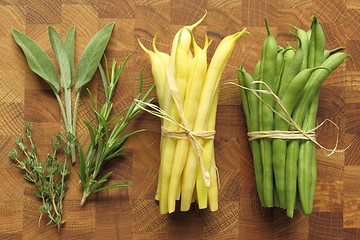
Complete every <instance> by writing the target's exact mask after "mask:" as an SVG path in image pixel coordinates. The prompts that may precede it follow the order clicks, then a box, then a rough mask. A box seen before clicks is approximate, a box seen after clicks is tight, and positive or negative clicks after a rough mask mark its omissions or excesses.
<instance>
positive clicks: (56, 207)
mask: <svg viewBox="0 0 360 240" xmlns="http://www.w3.org/2000/svg"><path fill="white" fill-rule="evenodd" d="M25 135H26V137H27V139H28V140H29V143H30V146H26V144H25V143H24V139H23V138H22V137H21V136H18V137H17V138H16V144H17V145H18V148H19V149H20V150H21V152H22V154H21V155H22V156H19V155H18V152H17V151H16V149H13V150H12V151H10V152H9V157H10V159H12V160H13V161H14V164H15V167H17V168H19V169H21V170H23V171H24V172H25V179H26V180H27V181H29V182H31V183H33V184H34V185H35V187H36V188H37V192H35V196H36V197H38V198H40V199H41V201H42V205H41V206H40V207H39V212H40V218H39V224H40V220H41V218H42V215H43V214H44V213H45V214H47V215H48V217H49V219H50V221H49V223H48V224H52V223H54V224H55V225H56V226H57V227H58V229H60V227H61V226H62V225H63V224H64V223H65V220H63V218H62V213H63V212H62V200H63V199H64V197H65V192H66V189H67V185H66V177H67V176H68V174H69V173H70V168H71V167H70V165H69V164H67V163H66V160H67V159H66V158H67V155H68V154H69V152H70V151H71V149H70V147H66V144H65V143H66V139H65V138H64V137H63V136H62V135H61V133H58V135H57V136H56V139H55V140H51V143H52V146H53V148H54V151H53V153H52V154H47V156H46V160H45V161H44V162H43V161H40V160H39V158H38V156H37V147H36V145H35V144H34V142H33V140H32V131H31V129H30V124H29V122H25ZM68 137H70V136H68ZM64 146H65V147H64ZM28 148H29V150H28ZM60 150H64V152H65V153H66V154H64V155H65V157H64V161H63V162H60V161H59V160H58V159H57V154H58V152H59V151H60Z"/></svg>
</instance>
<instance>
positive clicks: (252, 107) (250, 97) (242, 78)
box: [238, 66, 265, 206]
mask: <svg viewBox="0 0 360 240" xmlns="http://www.w3.org/2000/svg"><path fill="white" fill-rule="evenodd" d="M238 80H239V84H240V85H242V86H244V87H247V88H254V86H253V85H254V84H251V83H252V81H253V78H252V76H251V75H250V74H249V73H247V72H246V71H245V69H244V68H243V67H242V66H240V69H239V72H238ZM246 95H247V100H245V101H247V103H248V106H249V119H248V118H247V119H246V120H247V121H249V122H251V124H249V127H250V128H248V131H249V132H251V131H258V130H259V121H258V104H259V103H258V99H257V97H256V96H255V95H254V94H253V93H249V94H246ZM250 147H251V152H252V155H253V162H254V172H255V180H256V188H257V192H258V196H259V199H260V203H261V205H262V206H265V203H264V187H263V165H262V161H261V154H260V144H259V140H252V141H251V142H250Z"/></svg>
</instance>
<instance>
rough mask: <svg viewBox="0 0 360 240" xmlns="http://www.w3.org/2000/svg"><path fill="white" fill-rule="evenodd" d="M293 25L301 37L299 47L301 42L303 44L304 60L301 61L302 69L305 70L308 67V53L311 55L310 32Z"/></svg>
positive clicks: (299, 37)
mask: <svg viewBox="0 0 360 240" xmlns="http://www.w3.org/2000/svg"><path fill="white" fill-rule="evenodd" d="M292 27H293V28H294V29H295V30H296V34H297V37H298V39H299V41H298V46H297V47H298V48H299V46H300V44H301V46H302V51H303V61H302V63H301V67H300V70H304V69H306V68H307V61H308V55H309V36H308V33H307V32H305V31H304V30H302V29H300V28H298V27H295V26H292Z"/></svg>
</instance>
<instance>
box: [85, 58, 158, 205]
mask: <svg viewBox="0 0 360 240" xmlns="http://www.w3.org/2000/svg"><path fill="white" fill-rule="evenodd" d="M128 59H129V56H128V57H126V59H125V60H124V62H123V63H122V64H121V65H118V66H117V62H116V60H115V59H114V60H113V62H112V66H111V72H109V68H108V65H107V59H106V57H104V60H105V70H104V69H103V67H102V66H101V65H99V69H100V73H101V78H102V82H103V87H104V91H105V102H103V103H102V106H101V108H100V110H98V109H97V108H96V105H95V102H94V99H93V97H92V94H91V92H90V91H88V92H89V94H90V98H91V101H92V106H93V111H94V113H95V116H96V123H95V124H90V123H87V122H84V123H85V125H86V126H87V128H88V131H89V135H90V140H91V141H90V144H89V146H88V148H87V152H86V155H84V152H83V150H82V148H81V147H80V146H79V161H80V172H79V173H78V175H79V177H80V181H81V186H82V191H83V197H82V199H81V205H83V204H84V203H85V201H86V199H87V197H88V196H89V195H91V194H94V193H97V192H100V191H103V190H106V189H110V188H116V187H122V186H130V185H129V184H114V185H108V186H103V184H104V183H105V182H106V181H108V179H109V178H110V176H111V175H112V172H108V173H106V174H104V175H102V177H99V175H100V173H101V171H102V169H103V167H104V166H105V164H106V163H107V162H108V161H109V160H111V159H114V158H116V157H119V156H121V155H123V154H124V151H123V150H124V148H125V147H124V146H123V143H124V142H125V141H126V140H127V138H128V137H130V136H132V135H134V134H136V133H139V132H141V131H143V130H137V131H134V132H131V133H127V134H123V131H124V129H125V128H126V127H127V126H128V125H129V123H130V121H131V120H132V119H133V118H134V117H135V116H136V115H137V114H138V113H140V112H141V111H142V109H141V108H140V107H139V106H137V105H135V103H134V101H133V102H132V103H131V104H130V105H129V106H128V107H126V108H125V109H123V110H122V111H121V112H120V113H118V114H117V115H116V116H115V117H113V118H111V119H110V120H109V116H110V114H111V112H112V108H113V103H112V102H111V99H112V97H113V95H114V92H115V89H116V86H117V84H118V81H119V79H120V75H121V72H122V70H123V68H124V66H125V64H126V62H127V61H128ZM142 84H143V79H142V72H141V71H140V84H139V90H138V94H137V96H136V97H135V99H137V100H141V101H142V102H152V101H153V100H154V98H150V94H151V92H152V90H153V89H154V87H155V85H152V86H151V87H150V88H149V89H148V90H147V92H146V93H145V94H144V96H142ZM143 107H145V106H143ZM114 122H116V123H115V126H114V127H113V128H112V129H110V124H114Z"/></svg>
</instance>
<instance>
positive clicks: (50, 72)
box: [11, 29, 60, 94]
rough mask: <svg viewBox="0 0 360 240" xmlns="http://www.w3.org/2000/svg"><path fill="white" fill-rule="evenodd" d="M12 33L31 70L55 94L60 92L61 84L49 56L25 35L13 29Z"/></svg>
mask: <svg viewBox="0 0 360 240" xmlns="http://www.w3.org/2000/svg"><path fill="white" fill-rule="evenodd" d="M11 33H12V36H13V38H14V39H15V42H16V43H17V44H18V45H19V46H20V48H21V49H22V50H23V52H24V54H25V57H26V60H27V62H28V64H29V67H30V69H31V70H32V71H33V72H34V73H36V74H37V75H38V76H40V77H41V78H42V79H44V80H45V81H46V82H47V83H48V84H49V85H50V87H51V88H52V90H53V91H54V92H55V93H57V94H58V93H59V92H60V84H59V81H58V77H57V74H56V71H55V67H54V65H53V63H52V62H51V60H50V58H49V56H48V55H47V54H46V53H45V52H44V50H42V49H41V47H40V46H39V45H38V44H37V43H35V42H34V41H33V40H32V39H31V38H29V37H27V36H26V35H25V34H24V33H22V32H20V31H18V30H16V29H11Z"/></svg>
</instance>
